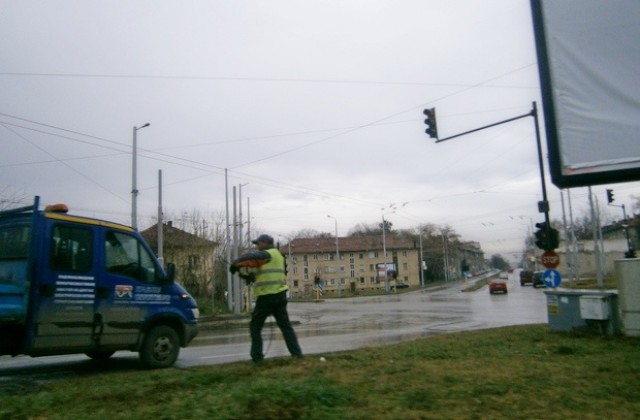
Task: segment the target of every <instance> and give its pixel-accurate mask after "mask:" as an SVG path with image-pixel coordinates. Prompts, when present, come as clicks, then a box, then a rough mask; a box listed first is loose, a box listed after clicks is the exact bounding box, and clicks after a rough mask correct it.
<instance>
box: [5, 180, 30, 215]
mask: <svg viewBox="0 0 640 420" xmlns="http://www.w3.org/2000/svg"><path fill="white" fill-rule="evenodd" d="M29 201H30V199H29V197H28V196H27V195H26V194H25V193H23V192H20V191H17V190H15V189H14V188H13V187H10V186H8V185H5V186H0V210H6V209H10V208H12V207H20V206H24V205H25V204H26V203H28V202H29Z"/></svg>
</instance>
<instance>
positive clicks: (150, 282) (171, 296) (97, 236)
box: [0, 197, 199, 368]
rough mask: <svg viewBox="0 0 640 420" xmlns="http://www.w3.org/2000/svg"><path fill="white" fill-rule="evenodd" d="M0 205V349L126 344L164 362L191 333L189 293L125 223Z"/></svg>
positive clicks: (88, 349)
mask: <svg viewBox="0 0 640 420" xmlns="http://www.w3.org/2000/svg"><path fill="white" fill-rule="evenodd" d="M38 204H39V198H38V197H36V198H35V200H34V204H33V205H32V206H28V207H20V208H15V209H11V210H4V211H0V355H4V354H8V355H12V356H15V355H18V354H25V355H29V356H32V357H36V356H47V355H57V354H75V353H85V354H86V355H87V356H89V357H90V358H92V359H96V360H104V359H108V358H109V357H111V355H113V354H114V353H115V352H116V351H118V350H131V351H136V352H138V353H139V355H140V361H141V362H142V364H143V365H144V366H145V367H149V368H164V367H169V366H172V365H173V364H174V362H175V360H176V359H177V357H178V354H179V352H180V347H181V346H182V347H186V346H187V345H188V344H189V342H190V341H191V340H193V338H194V337H195V336H196V334H197V333H198V316H199V312H198V306H197V304H196V301H195V300H194V299H193V298H192V297H191V295H189V293H187V291H186V290H185V289H183V288H182V286H180V285H179V284H178V283H176V282H175V281H174V273H175V266H174V265H173V264H167V270H166V271H165V270H164V269H163V268H162V265H161V264H160V262H159V261H158V260H157V259H156V258H155V256H154V255H153V253H152V252H151V249H150V248H149V246H148V244H147V243H146V242H145V241H144V240H143V239H142V236H140V234H139V233H138V232H137V231H136V230H135V229H133V228H131V227H128V226H124V225H120V224H117V223H112V222H108V221H104V220H97V219H91V218H87V217H78V216H72V215H69V214H67V211H68V209H67V206H66V205H63V204H58V205H54V206H47V207H46V208H45V209H44V211H42V210H39V209H38Z"/></svg>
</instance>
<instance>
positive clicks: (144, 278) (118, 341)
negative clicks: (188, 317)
mask: <svg viewBox="0 0 640 420" xmlns="http://www.w3.org/2000/svg"><path fill="white" fill-rule="evenodd" d="M158 274H159V267H158V266H157V265H156V261H155V258H154V257H153V255H152V254H151V253H150V252H149V250H148V249H147V248H146V247H145V246H144V245H143V242H142V241H141V240H140V238H139V237H137V236H135V235H133V234H131V233H129V232H125V231H119V230H115V229H105V232H104V274H103V275H101V276H100V279H99V281H98V286H97V287H98V294H97V295H98V301H97V311H96V314H97V316H98V317H100V319H101V320H102V321H103V325H104V330H103V331H102V337H101V339H100V343H101V344H102V345H105V346H110V345H111V346H114V345H122V344H128V345H133V344H135V343H137V340H138V337H139V334H140V331H141V329H142V327H143V326H144V322H145V320H146V319H147V317H148V316H149V314H150V313H153V312H156V311H160V310H162V309H160V308H162V307H168V305H170V303H171V302H170V296H169V295H168V294H163V293H162V287H161V286H160V285H159V284H158V281H157V275H158Z"/></svg>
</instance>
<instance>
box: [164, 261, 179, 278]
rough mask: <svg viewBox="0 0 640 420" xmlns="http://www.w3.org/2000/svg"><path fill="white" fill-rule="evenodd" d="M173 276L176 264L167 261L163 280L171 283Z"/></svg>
mask: <svg viewBox="0 0 640 420" xmlns="http://www.w3.org/2000/svg"><path fill="white" fill-rule="evenodd" d="M175 278H176V265H175V264H174V263H168V264H167V270H166V275H165V277H164V281H165V282H166V283H173V282H174V280H175Z"/></svg>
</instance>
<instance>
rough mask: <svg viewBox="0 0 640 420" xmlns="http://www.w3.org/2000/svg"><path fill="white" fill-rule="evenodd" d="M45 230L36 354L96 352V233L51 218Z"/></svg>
mask: <svg viewBox="0 0 640 420" xmlns="http://www.w3.org/2000/svg"><path fill="white" fill-rule="evenodd" d="M45 228H46V232H48V234H47V235H45V240H44V243H42V246H41V251H42V256H38V257H37V264H38V267H37V272H38V274H37V278H38V282H37V283H38V284H37V286H36V287H37V290H36V293H35V303H34V326H33V342H32V346H31V351H30V353H31V354H47V353H50V354H53V353H56V352H59V351H61V352H67V351H70V350H72V349H78V350H83V349H87V348H90V347H91V346H92V345H93V344H94V339H95V332H96V331H95V329H96V320H95V316H94V313H95V290H96V278H97V264H95V262H94V261H95V248H96V247H95V245H96V232H95V228H94V227H92V226H85V225H80V224H74V223H66V222H63V221H54V220H51V219H46V226H45Z"/></svg>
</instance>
